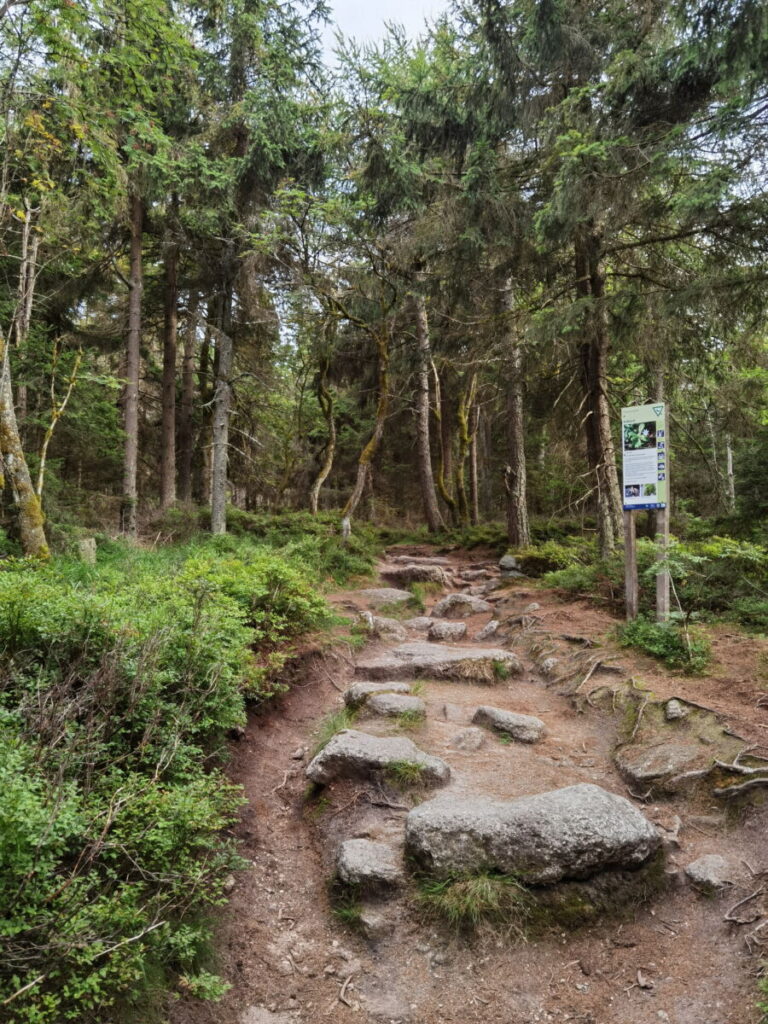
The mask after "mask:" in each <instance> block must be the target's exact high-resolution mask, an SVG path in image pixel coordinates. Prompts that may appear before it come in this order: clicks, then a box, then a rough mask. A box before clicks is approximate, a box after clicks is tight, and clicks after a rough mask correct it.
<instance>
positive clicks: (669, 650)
mask: <svg viewBox="0 0 768 1024" xmlns="http://www.w3.org/2000/svg"><path fill="white" fill-rule="evenodd" d="M619 636H620V640H621V644H622V646H623V647H636V648H637V649H638V650H640V651H643V652H644V653H645V654H650V655H652V656H653V657H654V658H658V659H659V660H660V661H663V662H664V663H665V664H666V665H668V666H669V667H670V668H673V669H682V670H683V671H684V672H686V673H689V674H695V673H697V672H703V671H704V669H705V668H706V667H707V665H708V664H709V661H710V657H711V647H710V643H709V639H708V638H707V637H706V635H705V634H704V633H702V632H701V630H697V629H691V628H686V627H685V626H683V625H681V624H679V623H677V622H650V621H648V620H647V619H643V618H638V619H635V621H634V622H629V623H627V625H626V626H623V627H622V628H621V630H620V632H619Z"/></svg>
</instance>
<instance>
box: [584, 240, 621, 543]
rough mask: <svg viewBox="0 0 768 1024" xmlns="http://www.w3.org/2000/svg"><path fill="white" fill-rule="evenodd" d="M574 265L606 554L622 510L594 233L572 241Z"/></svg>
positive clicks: (590, 448) (588, 426)
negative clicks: (582, 309) (581, 304)
mask: <svg viewBox="0 0 768 1024" xmlns="http://www.w3.org/2000/svg"><path fill="white" fill-rule="evenodd" d="M575 270H576V292H577V295H578V296H579V297H580V298H583V299H585V300H588V306H587V308H586V309H585V312H584V340H583V342H582V345H581V350H580V358H581V378H582V386H583V389H584V423H585V430H586V440H587V458H588V461H589V466H590V469H591V471H592V473H593V479H594V486H595V488H596V491H597V520H598V539H599V546H600V552H601V554H602V555H603V556H607V555H609V554H610V553H611V552H612V551H613V550H614V549H615V547H616V543H617V540H618V538H619V537H620V536H621V532H622V529H623V525H622V523H623V514H622V506H621V499H620V491H619V477H618V472H617V469H616V452H615V449H614V445H613V436H612V432H611V413H610V406H609V404H608V352H609V348H610V341H609V338H608V330H607V326H606V321H605V280H604V275H603V271H602V267H601V265H600V251H599V238H598V237H597V235H596V234H595V233H594V232H591V233H590V234H588V235H585V236H582V237H579V238H578V239H577V240H576V244H575Z"/></svg>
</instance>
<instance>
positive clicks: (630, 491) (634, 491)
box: [624, 484, 640, 498]
mask: <svg viewBox="0 0 768 1024" xmlns="http://www.w3.org/2000/svg"><path fill="white" fill-rule="evenodd" d="M624 497H625V498H639V497H640V484H627V485H626V487H625V488H624Z"/></svg>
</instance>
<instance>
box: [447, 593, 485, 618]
mask: <svg viewBox="0 0 768 1024" xmlns="http://www.w3.org/2000/svg"><path fill="white" fill-rule="evenodd" d="M492 611H493V605H492V604H490V603H489V602H488V601H483V600H482V598H480V597H473V596H472V594H448V596H447V597H444V598H443V599H442V600H441V601H438V602H437V604H436V605H435V607H434V608H433V609H432V618H434V619H464V618H467V616H469V615H480V614H482V613H484V612H492Z"/></svg>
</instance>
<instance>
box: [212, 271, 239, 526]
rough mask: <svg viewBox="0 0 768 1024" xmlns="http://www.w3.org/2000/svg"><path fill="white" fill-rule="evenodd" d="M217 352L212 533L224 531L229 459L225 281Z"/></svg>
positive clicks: (229, 369)
mask: <svg viewBox="0 0 768 1024" xmlns="http://www.w3.org/2000/svg"><path fill="white" fill-rule="evenodd" d="M216 349H217V354H218V360H217V368H216V389H215V391H214V394H213V422H212V446H211V533H214V534H217V533H226V532H227V464H228V461H229V458H228V457H229V411H230V407H231V404H232V384H231V383H230V377H231V375H232V359H233V354H234V345H233V342H232V285H231V284H229V283H228V284H227V289H226V292H225V294H224V303H223V310H222V318H221V330H220V331H218V332H217V335H216Z"/></svg>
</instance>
